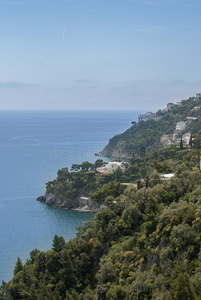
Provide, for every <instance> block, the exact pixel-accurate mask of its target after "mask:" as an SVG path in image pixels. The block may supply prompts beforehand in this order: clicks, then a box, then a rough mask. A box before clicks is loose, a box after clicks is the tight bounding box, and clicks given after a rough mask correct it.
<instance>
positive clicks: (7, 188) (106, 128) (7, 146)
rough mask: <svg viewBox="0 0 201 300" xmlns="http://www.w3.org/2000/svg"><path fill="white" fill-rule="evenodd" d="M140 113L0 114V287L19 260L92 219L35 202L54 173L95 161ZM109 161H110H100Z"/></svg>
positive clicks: (68, 112)
mask: <svg viewBox="0 0 201 300" xmlns="http://www.w3.org/2000/svg"><path fill="white" fill-rule="evenodd" d="M140 113H141V112H136V111H129V112H127V111H122V112H119V111H115V112H105V111H102V112H94V111H90V112H86V111H63V112H61V111H56V112H53V111H32V112H31V111H1V112H0V161H1V163H0V282H1V281H2V280H4V281H8V280H10V279H11V278H12V275H13V269H14V266H15V263H16V261H17V257H20V258H21V259H22V261H23V262H25V261H26V259H27V258H29V253H30V251H32V250H33V249H35V248H37V249H39V250H42V251H45V250H48V249H50V248H51V245H52V240H53V237H54V235H55V234H57V235H59V236H61V235H62V236H63V237H64V238H65V239H66V241H68V240H69V239H71V238H73V237H74V236H75V235H76V232H77V230H76V227H77V226H80V225H82V224H83V222H85V221H88V220H90V219H92V214H88V213H79V212H75V211H71V210H61V209H55V208H51V207H47V206H45V205H44V204H42V203H39V202H37V201H36V198H37V197H38V196H40V195H43V194H44V193H45V183H46V182H47V181H49V180H53V179H54V178H56V176H57V171H58V169H61V168H63V167H69V168H70V167H71V165H72V164H73V163H81V162H83V161H86V160H88V161H90V162H94V161H95V160H96V159H98V158H99V157H97V156H95V155H94V154H95V153H96V152H99V151H101V150H102V149H103V148H104V146H105V145H106V144H107V143H108V141H109V139H110V138H111V137H113V136H114V135H116V134H119V133H121V132H123V131H125V130H126V129H127V128H129V127H130V126H131V121H136V120H137V116H138V115H139V114H140ZM104 160H105V161H109V158H104Z"/></svg>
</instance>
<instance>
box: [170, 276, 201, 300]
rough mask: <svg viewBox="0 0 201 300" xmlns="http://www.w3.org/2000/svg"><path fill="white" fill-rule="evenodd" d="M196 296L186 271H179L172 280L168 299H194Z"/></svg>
mask: <svg viewBox="0 0 201 300" xmlns="http://www.w3.org/2000/svg"><path fill="white" fill-rule="evenodd" d="M196 299H197V296H196V293H195V290H194V287H193V285H192V283H191V282H190V279H189V276H188V274H187V273H180V274H179V276H178V277H177V278H176V279H175V280H174V281H173V283H172V286H171V290H170V298H169V300H196Z"/></svg>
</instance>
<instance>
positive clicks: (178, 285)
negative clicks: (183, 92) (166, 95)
mask: <svg viewBox="0 0 201 300" xmlns="http://www.w3.org/2000/svg"><path fill="white" fill-rule="evenodd" d="M199 95H200V94H199ZM169 106H170V107H169V108H168V109H167V111H158V112H157V113H156V115H157V116H160V118H159V119H157V120H156V119H153V118H152V119H149V120H142V119H143V118H142V117H140V118H141V120H140V121H139V122H138V123H136V124H133V126H132V127H131V128H130V129H128V130H127V131H126V132H125V133H123V134H121V135H119V136H116V137H114V138H112V139H111V140H110V142H109V144H108V145H107V146H106V148H105V149H106V150H108V151H109V150H110V154H111V155H112V156H117V154H115V153H116V152H114V151H116V150H118V151H120V150H121V153H122V155H124V157H130V159H129V160H128V162H127V163H120V161H119V159H118V160H116V162H113V163H112V165H111V164H110V165H108V164H106V163H104V161H103V160H102V159H98V160H97V161H96V162H95V163H94V164H91V163H89V162H84V163H83V164H81V165H76V164H74V165H72V168H71V172H69V171H68V169H66V168H65V169H63V170H59V171H58V177H57V179H55V180H54V181H50V182H48V183H47V189H46V195H45V196H44V197H41V199H39V200H41V201H42V202H44V203H46V204H48V205H57V207H62V208H73V209H74V208H80V205H85V206H86V205H89V202H90V201H91V203H93V205H98V206H99V207H98V208H97V209H98V210H99V211H98V212H97V213H95V214H94V216H93V221H91V222H88V223H87V224H85V225H84V226H82V227H80V228H79V230H78V233H77V236H76V237H75V238H74V239H72V240H70V241H69V242H65V241H64V239H63V237H59V236H57V235H55V237H54V240H53V244H52V248H51V250H49V251H47V252H43V251H40V250H38V249H35V250H33V251H32V252H31V253H30V259H28V260H27V261H26V262H25V264H23V263H22V261H21V259H20V258H18V260H17V263H16V266H15V269H14V276H13V279H12V280H11V281H10V282H8V283H5V282H3V284H2V286H1V289H0V299H2V300H4V299H18V300H24V299H28V300H33V299H37V300H42V299H46V300H79V299H88V300H103V299H106V300H110V299H113V300H126V299H146V300H151V299H152V300H175V299H176V300H179V299H192V300H197V299H201V284H200V282H201V281H200V276H201V260H200V257H201V250H200V240H201V197H200V194H201V172H200V157H201V98H200V97H199V96H196V97H192V98H189V99H188V100H182V101H181V104H179V105H169ZM154 118H155V116H154ZM187 134H188V135H187ZM120 142H121V143H120ZM119 148H120V149H119ZM106 150H104V151H106ZM127 151H131V152H129V153H130V154H129V155H128V152H127ZM102 155H106V152H103V153H102ZM118 157H119V156H118ZM115 166H116V167H115ZM53 199H56V200H53ZM80 200H81V201H83V203H80V202H79V201H80ZM86 201H87V202H86ZM55 203H56V204H55ZM100 207H102V208H101V209H100ZM88 208H89V206H88Z"/></svg>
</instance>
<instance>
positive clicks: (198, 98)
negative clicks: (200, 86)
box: [194, 93, 201, 101]
mask: <svg viewBox="0 0 201 300" xmlns="http://www.w3.org/2000/svg"><path fill="white" fill-rule="evenodd" d="M194 100H195V101H199V100H201V93H197V94H196V96H195V99H194Z"/></svg>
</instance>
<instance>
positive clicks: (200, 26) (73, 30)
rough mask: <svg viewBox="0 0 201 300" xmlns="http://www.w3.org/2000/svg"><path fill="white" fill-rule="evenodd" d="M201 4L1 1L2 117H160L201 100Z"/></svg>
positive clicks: (182, 0) (190, 0)
mask: <svg viewBox="0 0 201 300" xmlns="http://www.w3.org/2000/svg"><path fill="white" fill-rule="evenodd" d="M200 13H201V1H200V0H0V109H125V110H130V109H132V110H136V109H142V110H144V109H145V110H146V109H147V110H152V111H154V110H156V109H158V108H164V107H165V105H166V103H167V102H176V101H179V100H181V99H187V98H188V97H189V96H194V94H195V93H196V92H201V35H200V32H201V18H200Z"/></svg>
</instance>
